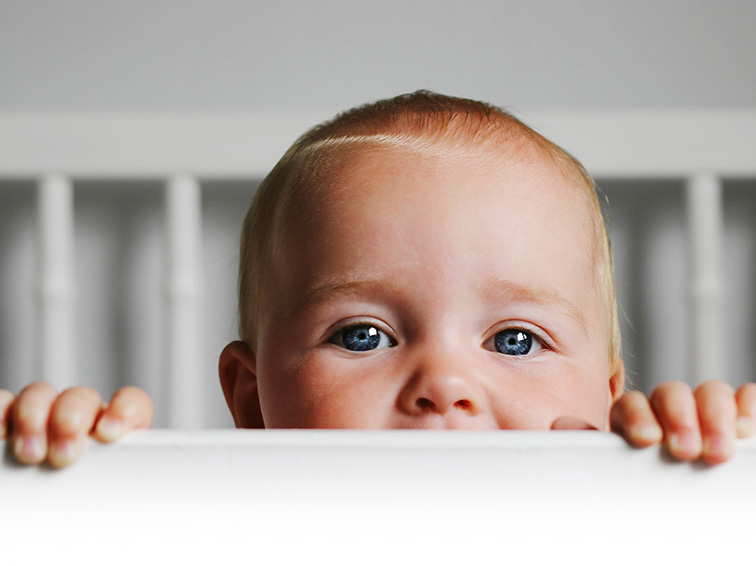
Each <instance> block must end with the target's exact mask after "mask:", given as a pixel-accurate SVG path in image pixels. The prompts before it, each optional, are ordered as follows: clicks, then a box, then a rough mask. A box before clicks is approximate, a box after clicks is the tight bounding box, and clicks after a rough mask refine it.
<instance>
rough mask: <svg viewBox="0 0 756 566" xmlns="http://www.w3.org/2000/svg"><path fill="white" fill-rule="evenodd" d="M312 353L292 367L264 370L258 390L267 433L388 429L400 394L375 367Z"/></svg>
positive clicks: (282, 366) (269, 366) (273, 367)
mask: <svg viewBox="0 0 756 566" xmlns="http://www.w3.org/2000/svg"><path fill="white" fill-rule="evenodd" d="M350 361H351V360H347V359H343V358H342V357H341V356H338V355H329V354H328V353H326V354H325V355H324V354H323V352H322V351H320V352H317V353H313V354H310V355H308V356H307V357H305V358H304V359H302V360H300V361H298V362H295V363H291V364H288V365H284V364H281V365H278V366H276V365H273V364H269V365H263V366H262V367H260V371H259V375H258V389H259V395H260V405H261V409H262V413H263V418H264V421H265V425H266V427H267V428H355V429H359V428H384V426H383V423H385V422H386V421H387V420H388V415H389V414H390V412H391V410H392V409H393V406H394V404H395V392H394V391H392V390H391V388H390V387H382V385H381V383H382V380H381V379H380V376H378V375H376V373H375V372H374V371H371V368H370V367H365V368H359V367H357V366H358V364H355V363H354V362H353V361H351V362H352V363H351V364H350Z"/></svg>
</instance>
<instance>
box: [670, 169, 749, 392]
mask: <svg viewBox="0 0 756 566" xmlns="http://www.w3.org/2000/svg"><path fill="white" fill-rule="evenodd" d="M687 206H688V232H689V236H688V237H689V250H690V253H689V257H690V270H689V271H690V279H689V292H690V302H691V308H690V325H689V329H690V338H691V339H690V348H691V350H690V360H691V371H692V374H693V375H692V376H691V380H690V383H691V385H698V384H700V383H702V382H704V381H706V380H710V379H721V380H725V381H727V378H728V373H727V366H726V360H727V357H728V355H729V351H728V342H729V340H728V339H727V337H726V336H725V335H724V317H723V312H722V308H723V296H722V295H723V281H722V258H723V253H724V249H723V241H724V212H723V201H722V184H721V182H720V180H719V179H718V178H717V177H716V175H714V174H712V173H709V172H703V173H696V174H694V175H692V176H691V177H690V179H689V180H688V184H687ZM660 275H661V276H663V274H660ZM733 385H736V384H733Z"/></svg>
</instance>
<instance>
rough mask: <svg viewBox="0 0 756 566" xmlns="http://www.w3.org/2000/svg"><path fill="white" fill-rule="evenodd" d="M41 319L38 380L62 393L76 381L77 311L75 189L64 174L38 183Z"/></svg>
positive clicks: (39, 319)
mask: <svg viewBox="0 0 756 566" xmlns="http://www.w3.org/2000/svg"><path fill="white" fill-rule="evenodd" d="M37 221H38V245H39V249H38V254H39V255H38V261H39V263H38V295H37V319H38V330H37V331H38V337H39V340H40V355H39V356H38V357H37V359H38V360H39V367H38V368H37V370H36V371H37V378H38V379H40V380H42V381H47V382H49V383H52V384H53V385H55V386H56V387H58V388H59V389H63V388H66V387H70V386H71V385H74V384H75V383H76V381H77V379H76V377H77V376H76V309H75V278H74V242H73V238H74V236H73V234H74V231H73V230H74V228H73V185H72V183H71V180H70V179H68V178H67V177H65V176H63V175H59V174H50V175H47V176H45V177H44V178H42V179H41V180H40V181H39V185H38V191H37Z"/></svg>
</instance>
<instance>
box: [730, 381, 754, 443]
mask: <svg viewBox="0 0 756 566" xmlns="http://www.w3.org/2000/svg"><path fill="white" fill-rule="evenodd" d="M735 402H736V403H737V405H738V421H737V431H738V438H748V437H750V436H753V435H754V434H756V383H746V384H745V385H743V386H742V387H741V388H740V389H738V391H737V393H735Z"/></svg>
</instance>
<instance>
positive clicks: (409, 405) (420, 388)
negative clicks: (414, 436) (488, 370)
mask: <svg viewBox="0 0 756 566" xmlns="http://www.w3.org/2000/svg"><path fill="white" fill-rule="evenodd" d="M399 406H400V409H401V410H402V411H403V412H404V413H406V414H409V415H412V416H428V415H432V414H437V415H442V416H450V415H452V414H453V415H455V416H471V417H472V416H476V415H479V414H480V413H481V412H482V411H483V410H484V396H483V394H482V392H481V390H480V388H479V386H478V383H477V381H476V379H475V376H474V373H473V371H472V370H471V369H469V368H468V367H466V366H465V364H464V363H461V361H457V360H452V359H451V358H450V356H448V355H446V356H443V357H441V356H432V359H431V360H429V361H424V362H423V363H420V364H418V366H417V369H416V371H415V372H414V373H413V374H412V375H411V377H410V379H409V380H408V381H407V383H406V385H405V386H404V388H403V389H402V391H401V393H400V395H399Z"/></svg>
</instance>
